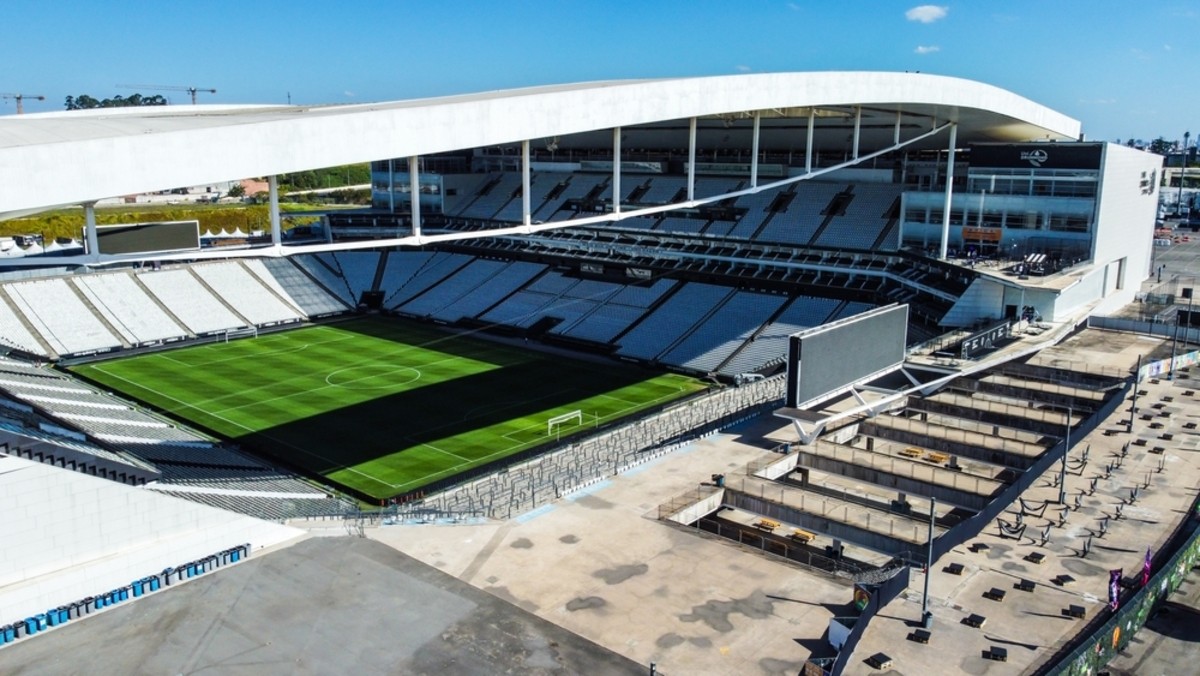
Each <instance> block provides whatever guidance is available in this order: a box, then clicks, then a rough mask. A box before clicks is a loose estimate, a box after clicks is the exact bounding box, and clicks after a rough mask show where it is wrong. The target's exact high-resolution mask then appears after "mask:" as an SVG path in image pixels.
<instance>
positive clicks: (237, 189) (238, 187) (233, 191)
mask: <svg viewBox="0 0 1200 676" xmlns="http://www.w3.org/2000/svg"><path fill="white" fill-rule="evenodd" d="M225 194H226V195H228V196H229V197H245V196H246V187H245V186H243V185H242V184H241V183H234V184H233V185H232V186H230V188H229V192H227V193H225Z"/></svg>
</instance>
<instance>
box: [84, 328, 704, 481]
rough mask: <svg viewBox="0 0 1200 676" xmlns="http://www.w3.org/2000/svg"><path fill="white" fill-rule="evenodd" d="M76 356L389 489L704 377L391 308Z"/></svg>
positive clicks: (93, 376)
mask: <svg viewBox="0 0 1200 676" xmlns="http://www.w3.org/2000/svg"><path fill="white" fill-rule="evenodd" d="M73 370H74V371H76V372H77V373H79V374H80V375H82V376H84V377H86V378H88V379H90V380H92V381H94V382H98V383H101V384H103V385H104V386H105V387H108V388H109V389H111V390H113V391H115V392H119V393H122V394H123V395H124V396H126V397H129V398H131V399H135V400H138V401H141V402H144V403H146V404H148V405H149V406H151V407H153V408H155V409H157V410H160V411H163V412H165V413H167V414H169V415H171V416H173V417H175V418H176V419H179V420H181V421H184V422H186V423H189V424H191V425H194V426H197V427H199V428H201V429H205V430H207V431H209V432H211V433H214V434H216V435H218V436H220V437H223V438H226V439H229V440H231V441H233V442H235V443H237V444H239V445H241V446H242V447H244V448H247V449H252V450H254V451H255V452H257V453H260V454H263V455H266V456H270V457H275V458H278V459H280V460H282V461H284V462H285V463H287V464H289V465H292V466H296V467H300V468H303V469H306V470H308V471H310V472H313V473H315V474H319V475H321V476H323V477H326V478H327V479H328V480H330V481H331V482H333V483H335V484H340V485H342V486H345V487H347V488H350V489H353V490H355V491H358V492H359V493H362V494H365V495H367V496H371V497H373V498H379V499H383V498H388V497H391V496H394V495H398V494H401V493H404V492H406V491H411V490H414V489H417V488H420V487H422V486H425V485H427V484H429V483H431V482H433V481H436V480H439V479H443V478H445V477H449V476H452V475H454V474H457V473H459V472H462V471H464V470H467V469H470V468H472V467H477V466H479V465H483V464H486V463H488V462H492V461H494V460H497V459H500V458H503V457H505V456H507V455H511V454H513V453H517V452H519V451H522V450H524V449H527V448H531V447H533V446H536V445H538V444H542V443H546V442H548V441H552V440H554V439H555V438H556V437H558V436H560V435H561V436H566V435H568V434H571V433H573V432H577V431H580V430H582V429H590V428H592V427H595V426H597V425H599V424H602V423H604V422H607V421H610V420H614V419H617V418H620V417H623V416H626V415H629V414H630V413H634V412H636V411H638V410H641V409H645V408H648V407H651V406H656V405H659V404H662V403H665V402H668V401H671V400H672V399H677V398H680V397H683V396H686V395H688V394H691V393H693V392H697V391H699V390H702V389H703V388H704V385H703V384H702V383H700V382H699V381H697V380H695V379H692V378H687V377H684V376H680V375H674V374H664V375H652V374H648V373H647V372H646V371H644V370H640V369H637V368H633V367H626V366H623V365H620V364H615V363H603V364H599V363H592V362H588V361H582V360H576V359H570V358H565V357H562V356H559V355H551V354H546V353H541V352H535V351H529V350H520V349H516V348H512V347H508V346H505V345H500V344H497V343H494V342H489V341H485V340H481V339H477V338H472V337H469V336H464V335H458V334H449V333H444V332H441V331H437V330H434V329H432V328H428V327H425V326H421V325H417V324H413V323H409V322H405V321H403V320H398V319H389V318H368V319H359V320H353V321H349V322H343V323H338V324H331V325H324V326H314V327H307V328H301V329H296V330H293V331H287V332H282V333H273V334H267V335H263V336H260V337H258V338H246V339H242V340H236V341H232V342H228V343H212V344H207V345H198V346H194V347H185V348H181V349H177V350H169V351H164V352H155V353H152V354H144V355H138V356H133V357H127V358H124V359H116V360H112V361H104V362H99V363H93V364H86V365H81V366H77V367H74V368H73ZM576 411H578V412H580V414H579V415H573V414H574V413H575V412H576ZM556 417H560V418H569V420H564V421H563V422H562V423H561V424H556V425H555V429H554V431H553V432H552V433H551V432H549V431H548V429H547V427H548V425H547V423H548V422H549V421H550V420H551V419H552V418H556ZM552 435H553V436H552Z"/></svg>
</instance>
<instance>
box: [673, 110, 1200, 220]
mask: <svg viewBox="0 0 1200 676" xmlns="http://www.w3.org/2000/svg"><path fill="white" fill-rule="evenodd" d="M1180 180H1182V179H1180ZM694 199H696V118H694V117H693V118H691V119H689V120H688V201H689V202H690V201H692V200H694Z"/></svg>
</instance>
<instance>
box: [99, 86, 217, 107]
mask: <svg viewBox="0 0 1200 676" xmlns="http://www.w3.org/2000/svg"><path fill="white" fill-rule="evenodd" d="M117 86H118V87H120V88H122V89H145V90H148V91H152V92H187V93H188V94H191V95H192V105H193V106H194V105H196V92H208V93H209V94H216V93H217V90H215V89H204V88H203V87H175V86H172V85H117Z"/></svg>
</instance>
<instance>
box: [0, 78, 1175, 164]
mask: <svg viewBox="0 0 1200 676" xmlns="http://www.w3.org/2000/svg"><path fill="white" fill-rule="evenodd" d="M0 97H3V98H5V99H12V100H14V101H16V102H17V115H22V114H24V113H25V106H24V105H23V102H24V101H25V99H33V100H35V101H45V100H46V97H45V96H42V95H41V94H8V93H0ZM1182 181H1183V179H1180V182H1181V184H1182Z"/></svg>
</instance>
